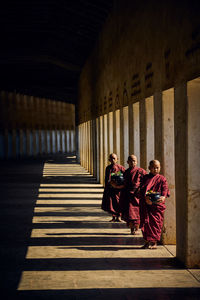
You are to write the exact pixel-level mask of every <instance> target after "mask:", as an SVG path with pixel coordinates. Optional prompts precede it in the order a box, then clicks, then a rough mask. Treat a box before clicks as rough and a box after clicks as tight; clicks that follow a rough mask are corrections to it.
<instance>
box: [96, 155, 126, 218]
mask: <svg viewBox="0 0 200 300" xmlns="http://www.w3.org/2000/svg"><path fill="white" fill-rule="evenodd" d="M117 160H118V159H117V155H116V154H115V153H112V154H110V155H109V161H110V165H108V166H107V167H106V170H105V188H104V193H103V199H102V204H101V208H102V209H103V210H104V211H107V212H109V213H110V214H112V220H110V222H121V220H120V207H119V197H120V193H121V189H116V188H114V187H112V185H111V181H112V178H111V174H112V173H115V174H116V173H117V172H121V173H124V172H125V168H124V167H123V166H121V165H119V164H117Z"/></svg>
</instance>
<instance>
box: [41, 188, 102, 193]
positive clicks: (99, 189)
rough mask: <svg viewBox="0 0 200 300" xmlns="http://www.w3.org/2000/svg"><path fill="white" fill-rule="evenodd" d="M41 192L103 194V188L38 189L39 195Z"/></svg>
mask: <svg viewBox="0 0 200 300" xmlns="http://www.w3.org/2000/svg"><path fill="white" fill-rule="evenodd" d="M41 192H45V193H46V192H51V193H63V192H68V193H69V192H71V193H73V192H74V193H85V192H89V193H95V194H97V193H102V192H103V188H92V187H90V188H87V189H86V188H85V189H84V188H78V187H77V188H76V189H72V188H53V189H52V188H45V187H43V188H41V187H40V188H39V193H41Z"/></svg>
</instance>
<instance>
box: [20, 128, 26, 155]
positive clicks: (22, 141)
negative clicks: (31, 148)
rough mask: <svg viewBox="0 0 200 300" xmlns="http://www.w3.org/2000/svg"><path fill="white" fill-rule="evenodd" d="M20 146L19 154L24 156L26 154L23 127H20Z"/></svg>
mask: <svg viewBox="0 0 200 300" xmlns="http://www.w3.org/2000/svg"><path fill="white" fill-rule="evenodd" d="M19 141H20V142H19V145H20V146H19V147H20V149H19V155H20V157H23V156H24V155H25V153H24V131H23V129H20V130H19Z"/></svg>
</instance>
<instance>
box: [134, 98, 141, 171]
mask: <svg viewBox="0 0 200 300" xmlns="http://www.w3.org/2000/svg"><path fill="white" fill-rule="evenodd" d="M139 114H140V112H139V102H136V103H134V104H133V128H134V133H133V140H134V142H133V145H134V148H133V153H134V154H135V155H136V156H137V159H138V166H140V116H139Z"/></svg>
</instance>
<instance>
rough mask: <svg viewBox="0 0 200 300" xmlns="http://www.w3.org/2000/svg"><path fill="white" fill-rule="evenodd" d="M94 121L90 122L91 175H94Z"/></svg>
mask: <svg viewBox="0 0 200 300" xmlns="http://www.w3.org/2000/svg"><path fill="white" fill-rule="evenodd" d="M93 126H94V124H93V120H91V121H90V148H91V151H90V173H91V174H92V175H94V139H95V136H94V131H93Z"/></svg>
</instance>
